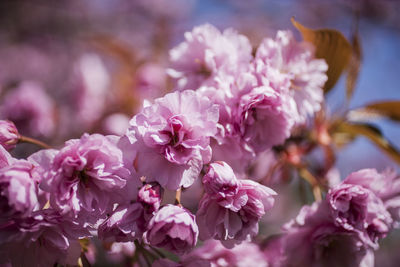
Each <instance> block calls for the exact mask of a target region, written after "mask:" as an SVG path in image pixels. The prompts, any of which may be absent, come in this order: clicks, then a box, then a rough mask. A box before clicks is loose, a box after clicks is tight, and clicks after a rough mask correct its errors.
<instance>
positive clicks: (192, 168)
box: [119, 90, 218, 190]
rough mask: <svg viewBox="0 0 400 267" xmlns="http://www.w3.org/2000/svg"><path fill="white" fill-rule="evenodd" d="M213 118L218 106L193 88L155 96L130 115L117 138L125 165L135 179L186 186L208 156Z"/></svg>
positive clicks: (206, 161)
mask: <svg viewBox="0 0 400 267" xmlns="http://www.w3.org/2000/svg"><path fill="white" fill-rule="evenodd" d="M217 121H218V107H217V106H216V105H213V104H212V103H210V101H209V100H208V99H207V98H206V97H201V96H199V95H198V94H196V93H195V92H194V91H190V90H186V91H183V92H175V93H170V94H167V95H165V96H164V97H163V98H158V99H156V100H155V103H154V104H153V105H151V106H147V107H145V108H144V109H143V110H142V112H140V113H139V114H137V115H136V116H135V117H133V119H132V120H131V122H130V125H131V126H130V128H129V129H128V131H127V134H126V136H125V137H123V138H122V139H121V141H120V144H119V146H120V147H121V149H122V150H123V151H124V155H125V164H126V166H133V167H134V170H133V171H134V172H135V173H136V177H137V179H138V178H139V177H141V176H145V177H146V181H148V182H152V181H157V182H158V183H159V184H160V185H161V186H163V187H166V188H168V189H171V190H176V189H178V188H179V187H180V186H183V187H188V186H190V185H191V184H193V182H194V180H195V179H196V178H197V177H198V175H199V174H200V171H201V168H202V166H203V164H205V163H208V162H209V161H210V159H211V148H210V145H209V144H210V136H213V135H214V134H215V133H216V131H217ZM154 166H157V168H155V167H154Z"/></svg>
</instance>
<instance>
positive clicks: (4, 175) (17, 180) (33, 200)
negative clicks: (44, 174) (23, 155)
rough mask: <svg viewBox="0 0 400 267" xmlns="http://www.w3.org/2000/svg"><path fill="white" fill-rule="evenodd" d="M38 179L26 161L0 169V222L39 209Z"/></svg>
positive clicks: (19, 161)
mask: <svg viewBox="0 0 400 267" xmlns="http://www.w3.org/2000/svg"><path fill="white" fill-rule="evenodd" d="M39 179H40V178H39V177H38V172H37V171H36V168H35V167H34V166H33V165H32V164H31V163H30V162H28V161H26V160H17V161H15V162H13V163H12V164H11V165H9V166H6V167H4V168H2V169H0V222H2V221H5V220H9V219H11V218H15V217H17V216H21V217H26V216H29V215H30V214H31V213H32V212H33V211H35V210H37V209H39V202H38V188H37V184H38V182H39Z"/></svg>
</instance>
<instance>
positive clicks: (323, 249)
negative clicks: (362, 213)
mask: <svg viewBox="0 0 400 267" xmlns="http://www.w3.org/2000/svg"><path fill="white" fill-rule="evenodd" d="M283 230H284V233H283V235H281V236H278V237H275V238H273V239H271V240H270V241H269V242H267V244H266V246H265V254H266V256H267V258H268V263H269V265H270V266H274V267H280V266H282V267H283V266H294V267H303V266H313V267H314V266H315V267H322V266H332V267H333V266H367V267H372V266H373V262H374V260H373V258H374V254H373V250H372V248H370V247H369V246H368V245H367V244H365V243H363V242H362V239H360V235H359V234H358V233H356V232H352V231H347V230H346V229H344V228H342V227H337V226H335V224H334V222H333V218H332V217H331V214H330V210H329V206H328V203H327V202H326V201H323V202H315V203H314V204H313V205H311V206H304V207H303V208H302V209H301V211H300V212H299V214H298V215H297V217H296V218H295V219H294V220H292V221H291V222H289V223H287V224H286V225H284V227H283ZM299 259H301V260H299Z"/></svg>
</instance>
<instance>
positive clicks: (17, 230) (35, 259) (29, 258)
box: [0, 209, 89, 267]
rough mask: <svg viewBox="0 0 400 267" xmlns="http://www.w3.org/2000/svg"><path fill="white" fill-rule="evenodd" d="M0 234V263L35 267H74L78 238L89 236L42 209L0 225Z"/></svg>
mask: <svg viewBox="0 0 400 267" xmlns="http://www.w3.org/2000/svg"><path fill="white" fill-rule="evenodd" d="M0 235H1V236H2V239H1V240H0V264H1V263H11V265H12V266H34V267H39V266H53V265H54V264H56V263H57V264H63V265H67V264H68V265H76V264H77V261H78V258H79V256H80V252H81V247H80V244H79V242H78V239H79V238H84V237H87V236H89V233H88V232H87V231H85V230H83V229H82V228H80V227H79V226H78V225H76V224H75V223H72V222H71V221H69V220H67V219H65V218H64V217H63V216H61V215H60V214H59V213H57V212H56V211H55V210H53V209H46V210H39V211H35V212H34V213H33V214H32V215H31V217H26V218H21V219H17V220H12V221H10V222H9V223H7V224H3V225H0ZM21 251H22V252H23V255H22V256H21Z"/></svg>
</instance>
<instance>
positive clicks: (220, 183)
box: [203, 161, 239, 199]
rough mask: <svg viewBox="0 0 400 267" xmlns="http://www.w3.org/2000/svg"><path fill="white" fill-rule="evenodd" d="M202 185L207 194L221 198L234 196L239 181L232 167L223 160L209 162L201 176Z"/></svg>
mask: <svg viewBox="0 0 400 267" xmlns="http://www.w3.org/2000/svg"><path fill="white" fill-rule="evenodd" d="M203 186H204V190H205V191H206V193H207V194H210V195H219V198H221V199H229V198H231V197H234V196H235V195H236V194H237V192H238V191H239V181H238V180H237V178H236V175H235V173H234V172H233V170H232V168H231V167H230V166H229V165H228V164H226V163H225V162H223V161H217V162H214V163H211V164H210V167H209V168H208V171H207V173H206V174H205V175H204V177H203Z"/></svg>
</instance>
